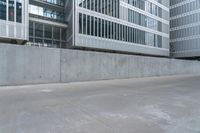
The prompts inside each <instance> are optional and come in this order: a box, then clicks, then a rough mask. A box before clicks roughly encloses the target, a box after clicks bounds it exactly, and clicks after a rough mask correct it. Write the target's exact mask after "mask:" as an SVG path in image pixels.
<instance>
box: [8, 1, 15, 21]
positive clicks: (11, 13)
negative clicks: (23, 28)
mask: <svg viewBox="0 0 200 133" xmlns="http://www.w3.org/2000/svg"><path fill="white" fill-rule="evenodd" d="M14 10H15V4H14V0H9V21H14V18H15V17H14V16H15V11H14Z"/></svg>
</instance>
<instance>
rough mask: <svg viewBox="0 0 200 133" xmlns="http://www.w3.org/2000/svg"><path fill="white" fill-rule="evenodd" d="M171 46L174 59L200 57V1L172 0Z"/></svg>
mask: <svg viewBox="0 0 200 133" xmlns="http://www.w3.org/2000/svg"><path fill="white" fill-rule="evenodd" d="M170 6H171V10H170V17H171V21H170V39H171V41H170V46H171V52H172V54H173V56H174V57H180V58H181V57H191V56H200V54H199V55H198V54H197V53H198V52H199V53H200V44H199V40H200V25H199V22H200V13H199V9H200V1H199V0H192V1H186V0H171V3H170Z"/></svg>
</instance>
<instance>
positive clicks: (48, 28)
mask: <svg viewBox="0 0 200 133" xmlns="http://www.w3.org/2000/svg"><path fill="white" fill-rule="evenodd" d="M44 37H45V38H52V26H50V25H44Z"/></svg>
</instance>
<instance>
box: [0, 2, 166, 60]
mask: <svg viewBox="0 0 200 133" xmlns="http://www.w3.org/2000/svg"><path fill="white" fill-rule="evenodd" d="M8 1H10V0H0V6H2V5H3V6H4V8H6V10H7V8H8V6H7V5H8ZM16 1H19V0H14V3H17V2H16ZM24 1H25V0H24ZM2 3H4V4H2ZM22 6H24V8H26V6H27V8H28V9H29V14H26V13H25V12H23V11H24V10H23V11H22V12H23V13H24V14H25V15H24V16H26V17H25V18H28V19H25V20H26V22H25V23H29V25H28V26H26V27H25V28H26V31H28V33H29V34H28V37H27V38H23V40H26V41H27V43H26V44H28V45H38V46H46V47H55V48H79V49H88V50H90V49H92V50H103V51H116V52H127V53H135V54H143V55H153V56H169V0H30V1H29V4H23V5H22ZM1 10H2V8H0V17H1V16H3V15H2V13H3V14H5V12H4V11H1ZM14 10H17V9H16V8H14ZM6 14H7V12H6ZM16 18H17V16H16ZM0 19H1V18H0ZM25 20H24V21H25ZM6 21H9V20H8V19H6ZM15 21H16V22H15V23H17V24H18V22H17V20H15ZM15 26H16V25H15ZM0 36H1V34H0ZM11 38H12V37H11ZM23 42H24V41H23Z"/></svg>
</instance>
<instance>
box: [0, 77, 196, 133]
mask: <svg viewBox="0 0 200 133" xmlns="http://www.w3.org/2000/svg"><path fill="white" fill-rule="evenodd" d="M0 133H200V76H191V75H190V76H173V77H157V78H144V79H128V80H113V81H99V82H85V83H71V84H51V85H35V86H18V87H0Z"/></svg>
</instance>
